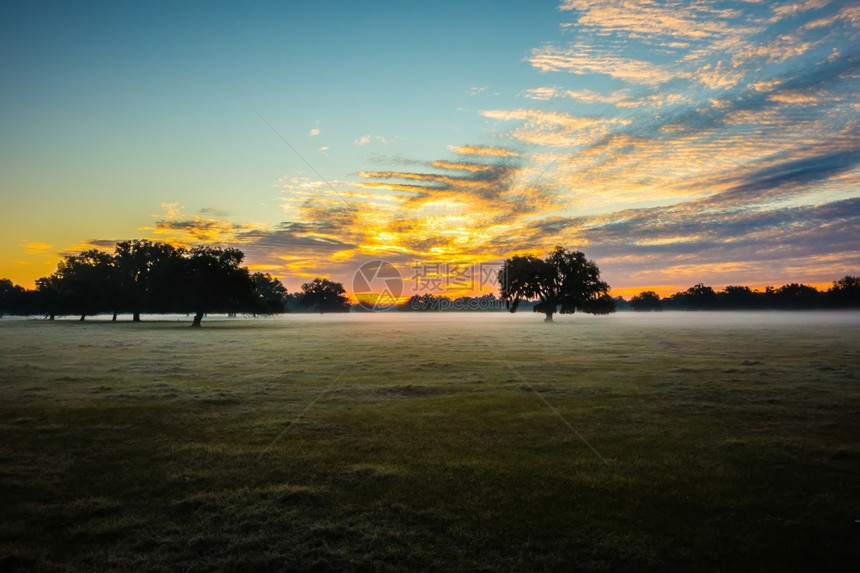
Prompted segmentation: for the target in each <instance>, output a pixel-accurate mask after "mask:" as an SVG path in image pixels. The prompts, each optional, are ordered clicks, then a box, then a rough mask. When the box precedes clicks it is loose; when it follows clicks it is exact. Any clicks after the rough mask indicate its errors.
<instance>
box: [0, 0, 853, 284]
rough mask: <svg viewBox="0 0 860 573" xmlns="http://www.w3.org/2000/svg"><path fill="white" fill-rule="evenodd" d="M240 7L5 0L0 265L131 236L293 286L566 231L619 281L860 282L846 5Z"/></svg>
mask: <svg viewBox="0 0 860 573" xmlns="http://www.w3.org/2000/svg"><path fill="white" fill-rule="evenodd" d="M247 4H249V3H239V2H185V3H173V2H157V1H156V2H145V3H143V2H137V3H132V2H80V3H70V2H41V1H39V0H31V1H25V2H16V1H11V2H4V16H3V18H2V19H0V78H2V81H0V197H2V203H0V207H2V208H0V246H2V249H0V277H6V278H10V279H12V280H13V281H14V282H16V283H18V284H22V285H24V286H28V287H31V286H32V285H33V283H34V281H35V279H36V278H38V277H41V276H47V275H49V274H50V273H51V272H53V271H54V270H55V269H56V264H57V262H58V261H59V260H60V257H62V256H63V255H66V254H72V253H77V252H79V251H81V250H84V249H87V248H111V247H112V245H113V244H114V243H115V242H117V241H120V240H128V239H143V238H147V239H153V240H160V241H171V242H174V243H178V244H187V245H191V244H212V245H227V246H233V247H238V248H240V249H241V250H243V251H244V252H245V254H246V260H245V263H246V264H247V265H248V266H249V267H250V268H251V269H253V270H259V271H263V272H268V273H271V274H272V275H273V276H276V277H279V278H281V279H282V280H283V282H284V284H285V285H287V287H288V289H289V290H290V291H295V290H298V288H299V285H300V284H301V283H303V282H306V281H308V280H309V279H310V278H313V277H315V276H327V277H330V278H332V279H334V280H338V281H340V282H342V283H344V286H346V288H347V290H348V291H350V292H352V290H353V289H352V288H351V285H352V283H353V278H354V276H355V273H356V271H357V270H358V269H359V268H360V267H361V265H362V264H365V263H368V262H371V261H386V262H389V263H391V265H393V266H394V267H395V268H396V269H398V270H399V272H400V274H401V276H402V277H403V284H404V294H411V293H410V292H409V291H410V290H412V291H417V290H424V291H427V290H429V291H430V292H434V291H436V293H437V294H444V293H445V292H449V293H450V292H455V289H457V288H459V289H461V290H460V291H457V292H463V285H464V281H463V280H462V277H463V276H465V275H464V272H463V269H466V268H471V269H476V268H477V269H485V270H486V269H490V268H492V267H493V265H497V264H498V262H499V261H501V260H503V259H504V258H505V257H507V256H511V255H513V254H523V253H534V254H537V255H544V254H546V253H547V252H549V250H551V249H552V248H553V247H554V246H555V245H562V246H564V247H565V248H568V249H572V250H581V251H583V252H584V253H585V254H586V256H588V257H589V258H590V259H593V260H595V261H596V262H597V263H598V265H599V267H600V269H601V271H602V278H603V279H604V280H606V281H607V282H608V283H609V284H610V285H611V286H612V287H613V291H612V292H613V294H620V295H630V294H635V293H636V292H639V291H641V290H656V291H658V292H661V293H664V294H671V293H672V292H675V291H677V290H684V289H686V288H687V287H689V286H691V285H694V284H696V283H705V284H709V285H711V286H713V287H714V288H722V287H724V286H726V285H738V284H742V285H749V286H753V287H762V286H765V285H774V286H779V285H782V284H786V283H790V282H803V283H806V284H813V285H817V286H825V287H826V285H828V284H829V283H831V282H832V281H834V280H836V279H838V278H841V277H843V276H845V275H846V274H852V275H857V274H860V239H858V237H860V129H858V128H860V113H858V112H860V98H858V94H860V3H858V2H839V1H835V0H797V1H791V0H789V1H781V2H772V1H758V0H744V1H737V2H722V1H709V0H700V1H683V2H682V1H659V0H653V1H621V0H563V1H562V2H558V1H515V0H494V1H489V0H487V1H483V0H476V1H471V0H458V1H450V2H449V1H436V2H428V3H414V2H374V1H371V2H346V1H319V2H259V3H253V5H247ZM376 268H378V267H376ZM473 272H474V271H473ZM490 274H491V273H488V274H486V276H487V277H489V276H490ZM480 275H481V273H480V271H479V272H478V273H477V275H472V276H478V277H479V278H478V279H470V280H471V281H472V282H470V283H469V285H470V288H467V289H466V290H471V291H472V292H490V291H492V290H494V285H493V284H492V280H491V279H486V280H484V279H482V278H480ZM455 276H459V277H460V280H459V281H458V280H454V277H455ZM430 278H433V279H436V280H428V279H430ZM449 279H451V280H449Z"/></svg>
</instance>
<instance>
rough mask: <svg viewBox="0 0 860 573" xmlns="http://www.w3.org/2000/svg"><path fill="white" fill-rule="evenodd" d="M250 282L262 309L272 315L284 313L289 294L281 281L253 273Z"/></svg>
mask: <svg viewBox="0 0 860 573" xmlns="http://www.w3.org/2000/svg"><path fill="white" fill-rule="evenodd" d="M251 282H252V283H254V292H256V293H257V296H258V297H259V298H260V300H261V301H262V305H263V307H264V308H266V309H267V310H268V311H270V312H273V313H278V312H285V311H286V309H287V300H288V298H289V293H288V292H287V288H286V287H285V286H284V285H283V283H281V281H279V280H278V279H276V278H274V277H272V276H271V275H270V274H269V273H265V274H263V273H254V274H252V275H251Z"/></svg>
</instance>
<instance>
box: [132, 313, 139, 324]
mask: <svg viewBox="0 0 860 573" xmlns="http://www.w3.org/2000/svg"><path fill="white" fill-rule="evenodd" d="M131 321H132V322H140V313H139V312H137V311H134V316H132V318H131Z"/></svg>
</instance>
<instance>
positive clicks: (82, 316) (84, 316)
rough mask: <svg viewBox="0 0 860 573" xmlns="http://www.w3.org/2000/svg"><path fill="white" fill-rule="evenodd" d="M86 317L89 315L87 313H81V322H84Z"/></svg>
mask: <svg viewBox="0 0 860 573" xmlns="http://www.w3.org/2000/svg"><path fill="white" fill-rule="evenodd" d="M86 317H87V315H85V314H82V315H81V322H83V321H84V319H85V318H86Z"/></svg>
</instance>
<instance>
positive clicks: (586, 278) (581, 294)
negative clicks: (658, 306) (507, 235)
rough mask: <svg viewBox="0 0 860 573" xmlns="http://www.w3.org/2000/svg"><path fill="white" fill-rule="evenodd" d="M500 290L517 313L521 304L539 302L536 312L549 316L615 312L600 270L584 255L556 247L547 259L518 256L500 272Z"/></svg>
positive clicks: (503, 297)
mask: <svg viewBox="0 0 860 573" xmlns="http://www.w3.org/2000/svg"><path fill="white" fill-rule="evenodd" d="M498 278H499V288H500V290H501V296H502V299H503V300H504V301H505V307H506V308H507V309H508V310H510V311H511V312H516V311H517V308H518V307H519V304H520V301H521V300H530V301H536V304H535V305H534V312H542V313H544V314H545V315H546V319H545V320H546V322H552V315H553V314H555V313H556V312H559V313H561V314H573V313H575V312H577V311H579V312H586V313H589V314H609V313H611V312H615V301H614V300H613V299H612V297H610V296H609V285H608V284H606V283H605V282H604V281H602V280H600V269H598V268H597V264H596V263H595V262H594V261H590V260H588V259H587V258H585V255H584V254H583V253H581V252H580V251H567V250H565V249H564V248H563V247H556V248H555V250H553V251H552V252H551V253H550V254H549V255H548V256H547V257H546V258H545V259H540V258H538V257H536V256H534V255H524V256H521V255H517V256H514V257H512V258H510V259H507V260H506V261H505V262H504V264H503V265H502V268H501V269H500V270H499V275H498Z"/></svg>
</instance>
